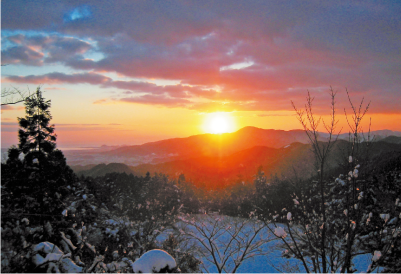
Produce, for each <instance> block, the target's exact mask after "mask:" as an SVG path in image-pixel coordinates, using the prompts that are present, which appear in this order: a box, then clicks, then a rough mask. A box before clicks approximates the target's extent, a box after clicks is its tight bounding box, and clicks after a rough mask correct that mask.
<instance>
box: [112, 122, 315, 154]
mask: <svg viewBox="0 0 401 274" xmlns="http://www.w3.org/2000/svg"><path fill="white" fill-rule="evenodd" d="M293 142H301V143H307V142H308V139H307V136H306V135H305V133H304V132H303V131H302V130H290V131H284V130H273V129H261V128H256V127H245V128H242V129H240V130H238V131H236V132H233V133H224V134H201V135H194V136H190V137H187V138H174V139H167V140H162V141H158V142H151V143H146V144H143V145H136V146H126V147H122V148H119V149H115V150H111V151H108V152H105V154H107V155H112V156H119V157H121V156H125V157H144V156H149V157H151V158H152V159H153V162H162V161H163V160H162V159H164V158H165V159H164V161H168V160H183V159H187V158H194V157H199V156H207V157H222V156H228V155H230V154H233V153H235V152H238V151H241V150H245V149H249V148H252V147H255V146H266V147H271V148H280V147H283V146H286V145H289V144H291V143H293Z"/></svg>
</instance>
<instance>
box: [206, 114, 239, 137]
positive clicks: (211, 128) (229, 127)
mask: <svg viewBox="0 0 401 274" xmlns="http://www.w3.org/2000/svg"><path fill="white" fill-rule="evenodd" d="M203 129H204V131H205V132H207V133H213V134H221V133H227V132H232V131H234V129H235V123H234V118H233V117H232V116H231V115H230V114H229V113H227V112H213V113H209V114H207V116H206V119H205V123H204V125H203Z"/></svg>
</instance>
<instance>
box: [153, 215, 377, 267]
mask: <svg viewBox="0 0 401 274" xmlns="http://www.w3.org/2000/svg"><path fill="white" fill-rule="evenodd" d="M220 217H221V218H223V219H224V218H230V219H231V220H232V221H241V220H243V219H240V218H233V217H227V216H218V215H215V216H213V218H220ZM207 218H209V216H208V215H204V216H202V215H196V218H195V220H196V222H197V223H198V222H199V223H201V222H202V223H203V225H204V226H210V225H211V224H210V223H209V222H208V221H207ZM251 226H253V225H252V224H251V223H248V224H247V225H246V227H244V228H243V229H244V230H249V231H252V227H251ZM177 227H178V228H179V229H180V228H181V229H182V228H184V225H183V222H179V223H177ZM208 228H209V229H212V227H208ZM187 229H190V231H191V232H193V233H195V235H198V236H201V235H200V233H199V231H197V230H196V229H195V228H194V227H191V226H187ZM227 231H228V230H227ZM168 233H171V231H169V232H165V233H164V234H163V235H160V237H159V238H158V240H159V241H160V240H163V239H165V238H167V235H168ZM258 236H260V237H257V238H255V241H261V240H262V238H263V239H265V238H266V237H267V238H272V239H273V238H275V237H274V235H272V233H271V232H270V231H269V230H268V229H267V228H264V229H263V231H261V233H260V234H259V235H258ZM230 238H231V237H230V235H229V233H228V232H223V233H222V235H221V237H220V240H222V242H224V241H226V242H227V243H228V241H229V240H230ZM192 243H196V241H192ZM280 243H281V241H279V240H273V241H269V242H267V243H265V244H264V245H261V247H260V248H261V249H262V250H263V252H262V253H266V255H263V256H255V257H252V258H249V259H248V260H246V261H244V262H243V263H242V264H241V266H240V267H239V268H238V269H237V273H244V272H247V273H279V272H287V273H288V272H305V269H304V268H303V266H302V264H301V263H300V261H298V260H296V259H294V258H290V259H286V258H283V257H281V254H282V250H280V249H279V248H278V245H279V244H280ZM197 245H198V246H199V245H200V244H199V243H197ZM189 246H190V245H189V243H188V242H186V243H184V245H183V246H182V250H185V249H186V248H188V247H189ZM223 247H224V245H221V246H220V252H223ZM194 250H195V249H194V248H191V251H192V253H194V254H195V256H196V257H197V258H198V259H199V260H201V261H202V262H203V264H204V267H205V268H206V269H207V271H208V272H214V273H215V272H217V268H216V266H214V265H213V264H212V263H210V262H208V260H207V257H202V256H201V255H199V254H197V253H196V252H193V251H194ZM209 258H211V256H209ZM370 258H371V255H362V256H358V257H356V258H355V259H354V260H353V263H354V267H355V268H356V269H357V272H365V271H366V270H367V268H368V265H369V263H370Z"/></svg>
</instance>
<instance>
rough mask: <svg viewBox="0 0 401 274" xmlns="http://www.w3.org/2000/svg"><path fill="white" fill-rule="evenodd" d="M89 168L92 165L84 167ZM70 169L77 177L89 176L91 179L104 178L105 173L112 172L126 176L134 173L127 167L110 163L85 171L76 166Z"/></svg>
mask: <svg viewBox="0 0 401 274" xmlns="http://www.w3.org/2000/svg"><path fill="white" fill-rule="evenodd" d="M90 166H92V165H88V166H86V167H90ZM72 169H73V170H74V172H75V173H76V174H77V175H78V176H80V175H84V176H91V177H98V176H104V175H106V174H107V173H113V172H117V173H127V174H133V173H134V172H133V171H132V169H131V168H130V167H129V166H127V165H125V164H121V163H110V164H108V165H106V164H99V165H95V166H94V167H92V168H89V169H86V170H84V169H82V167H81V168H79V167H77V166H73V167H72Z"/></svg>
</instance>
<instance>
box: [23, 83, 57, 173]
mask: <svg viewBox="0 0 401 274" xmlns="http://www.w3.org/2000/svg"><path fill="white" fill-rule="evenodd" d="M50 106H51V103H50V100H47V101H46V100H45V99H44V98H43V96H42V91H41V90H40V87H38V88H37V90H36V94H35V95H34V96H31V97H28V98H27V99H26V100H25V112H26V116H25V118H18V121H19V126H20V130H19V132H18V137H19V141H20V143H19V146H18V148H19V149H20V151H21V152H22V153H23V154H24V155H25V158H24V163H25V164H26V165H27V166H30V165H32V164H33V163H34V162H35V163H36V162H38V163H39V165H40V164H41V163H42V162H43V161H46V160H47V159H48V158H49V156H50V155H51V154H52V153H53V151H54V150H55V148H56V139H57V135H56V134H55V133H54V125H49V122H50V120H51V119H52V116H51V114H50Z"/></svg>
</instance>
